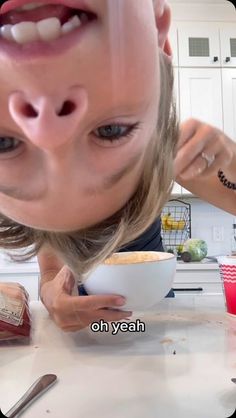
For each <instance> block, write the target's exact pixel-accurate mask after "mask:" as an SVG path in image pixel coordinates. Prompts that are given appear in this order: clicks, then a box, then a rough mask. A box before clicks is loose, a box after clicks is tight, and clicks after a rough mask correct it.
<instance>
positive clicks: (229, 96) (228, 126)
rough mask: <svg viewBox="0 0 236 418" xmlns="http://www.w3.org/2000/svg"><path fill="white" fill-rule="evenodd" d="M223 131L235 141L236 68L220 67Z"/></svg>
mask: <svg viewBox="0 0 236 418" xmlns="http://www.w3.org/2000/svg"><path fill="white" fill-rule="evenodd" d="M222 87H223V88H222V92H223V109H224V132H225V133H226V135H228V136H229V137H230V138H232V139H233V140H234V141H236V68H222Z"/></svg>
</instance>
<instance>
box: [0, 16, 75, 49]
mask: <svg viewBox="0 0 236 418" xmlns="http://www.w3.org/2000/svg"><path fill="white" fill-rule="evenodd" d="M80 25H81V21H80V19H79V17H78V16H73V17H72V18H71V19H69V20H68V21H67V22H66V23H64V24H63V25H61V22H60V20H59V19H58V18H57V17H50V18H47V19H43V20H40V21H39V22H20V23H16V24H15V25H3V26H2V27H1V28H0V33H1V35H2V37H3V38H5V39H7V40H9V41H16V42H17V43H18V44H25V43H28V42H33V41H37V40H39V41H40V40H42V41H52V40H54V39H57V38H59V37H60V36H61V35H63V34H66V33H68V32H71V31H72V30H73V29H75V28H77V27H79V26H80Z"/></svg>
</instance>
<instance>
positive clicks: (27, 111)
mask: <svg viewBox="0 0 236 418" xmlns="http://www.w3.org/2000/svg"><path fill="white" fill-rule="evenodd" d="M22 113H23V114H24V116H26V117H27V118H37V117H38V112H36V110H35V109H34V108H33V106H31V104H29V103H26V104H25V105H24V106H23V108H22Z"/></svg>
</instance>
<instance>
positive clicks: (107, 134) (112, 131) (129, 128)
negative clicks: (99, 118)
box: [94, 124, 138, 142]
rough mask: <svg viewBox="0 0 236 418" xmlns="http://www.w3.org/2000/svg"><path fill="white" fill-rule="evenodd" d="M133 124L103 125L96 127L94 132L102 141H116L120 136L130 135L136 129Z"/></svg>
mask: <svg viewBox="0 0 236 418" xmlns="http://www.w3.org/2000/svg"><path fill="white" fill-rule="evenodd" d="M137 127H138V124H135V125H105V126H101V127H100V128H97V129H96V130H95V131H94V133H95V135H96V136H97V137H98V138H99V139H101V140H103V141H111V142H112V141H117V140H119V139H121V138H125V137H128V136H131V135H132V134H133V133H134V131H135V130H136V129H137Z"/></svg>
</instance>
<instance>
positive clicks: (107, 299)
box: [68, 295, 125, 312]
mask: <svg viewBox="0 0 236 418" xmlns="http://www.w3.org/2000/svg"><path fill="white" fill-rule="evenodd" d="M68 303H70V306H71V308H72V307H73V310H74V311H75V312H77V311H78V312H79V311H86V310H88V311H89V310H96V309H102V308H112V307H114V306H117V307H119V306H123V305H124V304H125V298H124V297H122V296H120V295H89V296H70V297H69V298H68Z"/></svg>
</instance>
